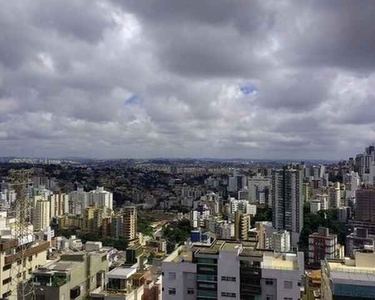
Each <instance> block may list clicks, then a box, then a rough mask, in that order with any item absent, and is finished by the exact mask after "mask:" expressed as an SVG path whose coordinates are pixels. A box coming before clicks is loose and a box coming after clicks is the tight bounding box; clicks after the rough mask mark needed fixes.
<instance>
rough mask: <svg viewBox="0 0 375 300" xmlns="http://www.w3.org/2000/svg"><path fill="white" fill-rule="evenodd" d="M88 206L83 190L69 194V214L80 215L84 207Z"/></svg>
mask: <svg viewBox="0 0 375 300" xmlns="http://www.w3.org/2000/svg"><path fill="white" fill-rule="evenodd" d="M88 206H89V201H88V195H87V193H86V192H85V191H84V190H83V188H78V189H77V190H76V191H73V192H70V193H69V213H70V214H74V215H81V214H82V213H83V211H84V209H85V208H86V207H88Z"/></svg>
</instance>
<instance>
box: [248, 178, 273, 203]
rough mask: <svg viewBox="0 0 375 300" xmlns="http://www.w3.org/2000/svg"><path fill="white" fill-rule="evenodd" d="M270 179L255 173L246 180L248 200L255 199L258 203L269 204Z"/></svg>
mask: <svg viewBox="0 0 375 300" xmlns="http://www.w3.org/2000/svg"><path fill="white" fill-rule="evenodd" d="M270 190H271V180H270V178H269V177H263V176H261V175H259V174H258V175H257V176H255V177H250V178H249V180H248V191H249V198H250V199H249V200H251V201H257V202H259V203H260V204H269V194H270Z"/></svg>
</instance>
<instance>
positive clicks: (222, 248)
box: [162, 240, 304, 300]
mask: <svg viewBox="0 0 375 300" xmlns="http://www.w3.org/2000/svg"><path fill="white" fill-rule="evenodd" d="M256 245H257V243H256V242H251V241H242V242H234V241H231V242H229V241H225V240H215V241H214V242H212V243H211V244H209V245H207V246H206V245H197V244H192V245H190V246H181V247H180V248H178V249H177V250H176V251H175V252H173V253H172V254H171V255H170V256H168V257H167V258H166V259H165V260H164V261H163V263H162V271H163V280H162V282H163V300H170V299H171V300H172V299H174V300H177V299H179V300H180V299H182V300H184V299H188V300H190V299H191V300H192V299H199V300H204V299H223V300H227V299H249V300H255V299H260V300H270V299H273V300H278V299H281V300H290V299H292V300H297V299H299V298H300V284H301V276H302V275H303V273H304V257H303V253H296V254H293V253H288V254H280V253H279V254H277V253H274V252H271V251H259V250H256Z"/></svg>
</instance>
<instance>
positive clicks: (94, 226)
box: [82, 206, 111, 234]
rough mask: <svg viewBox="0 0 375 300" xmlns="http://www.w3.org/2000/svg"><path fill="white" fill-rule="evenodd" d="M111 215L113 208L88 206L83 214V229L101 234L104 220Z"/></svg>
mask: <svg viewBox="0 0 375 300" xmlns="http://www.w3.org/2000/svg"><path fill="white" fill-rule="evenodd" d="M109 216H111V210H110V209H109V208H107V207H104V208H99V207H92V206H90V207H87V208H86V209H85V210H84V211H83V214H82V230H83V231H85V232H92V233H98V234H100V233H101V232H102V226H103V220H105V219H106V218H108V217H109Z"/></svg>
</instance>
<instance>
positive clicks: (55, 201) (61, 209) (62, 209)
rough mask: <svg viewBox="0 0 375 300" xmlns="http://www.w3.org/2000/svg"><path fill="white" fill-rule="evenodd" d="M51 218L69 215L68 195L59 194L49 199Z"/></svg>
mask: <svg viewBox="0 0 375 300" xmlns="http://www.w3.org/2000/svg"><path fill="white" fill-rule="evenodd" d="M49 201H50V216H51V218H54V217H58V216H62V215H64V214H67V213H69V195H68V194H64V193H61V192H57V193H54V194H53V195H51V196H50V197H49Z"/></svg>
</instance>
